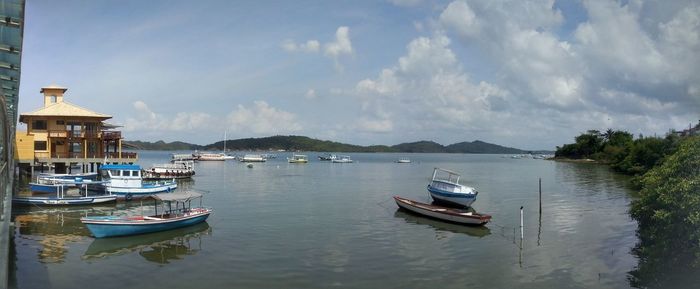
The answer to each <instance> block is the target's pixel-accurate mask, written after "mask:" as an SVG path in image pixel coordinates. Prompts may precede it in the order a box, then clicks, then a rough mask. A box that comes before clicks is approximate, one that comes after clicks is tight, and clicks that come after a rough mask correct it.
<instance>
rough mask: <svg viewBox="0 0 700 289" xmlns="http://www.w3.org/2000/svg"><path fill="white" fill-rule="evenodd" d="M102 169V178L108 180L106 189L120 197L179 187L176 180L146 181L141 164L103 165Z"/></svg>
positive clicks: (171, 189)
mask: <svg viewBox="0 0 700 289" xmlns="http://www.w3.org/2000/svg"><path fill="white" fill-rule="evenodd" d="M100 169H101V170H102V180H103V181H108V182H107V183H106V184H105V191H106V192H108V193H110V194H112V195H116V196H117V198H118V199H125V200H127V201H128V200H131V199H139V198H144V197H149V196H151V195H153V194H157V193H163V192H172V191H173V190H175V189H176V188H177V183H176V182H175V180H170V181H155V182H144V181H143V177H142V175H141V166H139V165H103V166H102V167H100Z"/></svg>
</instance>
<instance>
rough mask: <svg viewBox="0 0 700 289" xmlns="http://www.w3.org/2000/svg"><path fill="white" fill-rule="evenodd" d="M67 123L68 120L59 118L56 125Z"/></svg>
mask: <svg viewBox="0 0 700 289" xmlns="http://www.w3.org/2000/svg"><path fill="white" fill-rule="evenodd" d="M65 124H66V121H64V120H57V121H56V125H65Z"/></svg>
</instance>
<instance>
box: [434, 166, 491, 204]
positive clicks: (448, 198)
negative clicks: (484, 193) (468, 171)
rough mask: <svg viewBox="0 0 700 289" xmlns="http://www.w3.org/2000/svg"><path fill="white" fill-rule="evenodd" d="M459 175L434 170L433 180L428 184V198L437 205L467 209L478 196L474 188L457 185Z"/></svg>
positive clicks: (442, 170)
mask: <svg viewBox="0 0 700 289" xmlns="http://www.w3.org/2000/svg"><path fill="white" fill-rule="evenodd" d="M459 178H460V175H459V174H458V173H456V172H453V171H450V170H446V169H441V168H435V169H434V170H433V179H432V180H431V181H430V184H428V192H430V196H431V197H432V198H433V200H435V201H436V202H439V203H445V204H449V205H453V206H464V207H469V206H471V205H472V203H474V201H476V196H477V195H478V194H479V192H477V191H476V190H475V189H474V188H472V187H468V186H463V185H460V184H459Z"/></svg>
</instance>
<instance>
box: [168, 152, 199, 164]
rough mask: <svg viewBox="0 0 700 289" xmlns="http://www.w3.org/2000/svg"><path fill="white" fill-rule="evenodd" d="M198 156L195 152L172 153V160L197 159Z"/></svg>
mask: <svg viewBox="0 0 700 289" xmlns="http://www.w3.org/2000/svg"><path fill="white" fill-rule="evenodd" d="M196 160H197V157H196V156H195V155H194V154H172V155H171V157H170V162H172V163H174V162H182V161H196Z"/></svg>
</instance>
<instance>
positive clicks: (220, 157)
mask: <svg viewBox="0 0 700 289" xmlns="http://www.w3.org/2000/svg"><path fill="white" fill-rule="evenodd" d="M197 160H198V161H225V160H226V155H225V154H216V153H201V154H199V155H197Z"/></svg>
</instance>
